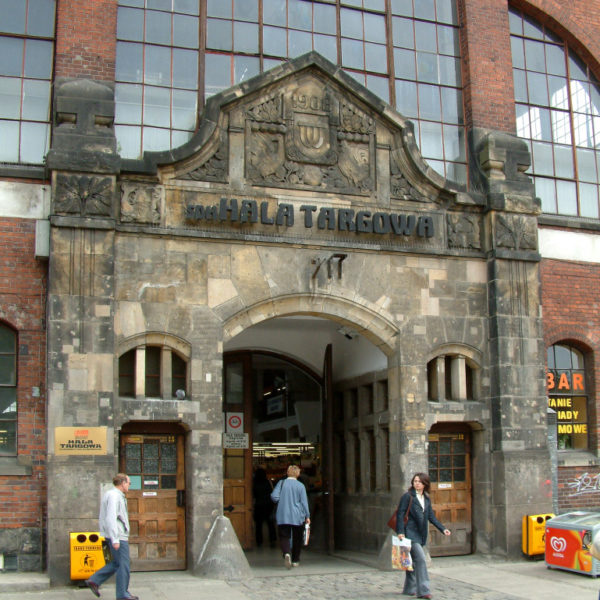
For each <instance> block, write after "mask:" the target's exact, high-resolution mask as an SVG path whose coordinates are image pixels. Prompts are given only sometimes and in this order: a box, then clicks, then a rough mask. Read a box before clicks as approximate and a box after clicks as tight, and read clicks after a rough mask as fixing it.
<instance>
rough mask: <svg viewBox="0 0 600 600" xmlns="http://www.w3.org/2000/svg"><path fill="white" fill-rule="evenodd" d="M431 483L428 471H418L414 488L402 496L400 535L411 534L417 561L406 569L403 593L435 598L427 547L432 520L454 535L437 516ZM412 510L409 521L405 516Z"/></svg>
mask: <svg viewBox="0 0 600 600" xmlns="http://www.w3.org/2000/svg"><path fill="white" fill-rule="evenodd" d="M430 486H431V482H430V481H429V476H428V475H427V474H426V473H415V475H413V478H412V481H411V482H410V488H408V491H407V492H406V493H405V494H404V495H403V496H402V498H400V503H399V504H398V512H397V514H396V534H397V535H398V537H399V538H400V539H401V540H402V539H404V538H405V537H407V538H408V539H409V540H410V541H411V549H410V555H411V557H412V561H413V569H414V570H413V571H406V579H405V581H404V589H403V590H402V593H403V594H406V595H407V596H415V595H416V596H418V597H419V598H432V597H433V596H432V595H431V590H430V588H429V574H428V573H427V564H426V562H425V552H424V550H423V546H425V544H426V543H427V532H428V530H429V523H433V525H435V526H436V527H437V528H438V529H439V530H440V531H441V532H442V533H443V534H444V535H450V530H449V529H447V528H446V527H444V526H443V525H442V524H441V523H440V522H439V521H438V520H437V519H436V517H435V514H434V513H433V508H432V507H431V499H430V498H429V488H430ZM407 511H408V521H407V523H406V525H405V524H404V517H405V515H406V513H407Z"/></svg>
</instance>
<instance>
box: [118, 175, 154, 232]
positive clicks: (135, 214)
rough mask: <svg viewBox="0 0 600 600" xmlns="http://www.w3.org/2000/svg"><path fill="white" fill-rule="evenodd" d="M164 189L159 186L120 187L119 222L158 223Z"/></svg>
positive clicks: (124, 185) (126, 185)
mask: <svg viewBox="0 0 600 600" xmlns="http://www.w3.org/2000/svg"><path fill="white" fill-rule="evenodd" d="M163 198H164V188H163V187H161V186H139V185H130V184H123V185H122V186H121V222H122V223H147V224H150V225H158V224H159V223H160V214H161V207H162V204H163Z"/></svg>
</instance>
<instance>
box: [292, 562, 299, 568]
mask: <svg viewBox="0 0 600 600" xmlns="http://www.w3.org/2000/svg"><path fill="white" fill-rule="evenodd" d="M299 566H300V563H292V567H299Z"/></svg>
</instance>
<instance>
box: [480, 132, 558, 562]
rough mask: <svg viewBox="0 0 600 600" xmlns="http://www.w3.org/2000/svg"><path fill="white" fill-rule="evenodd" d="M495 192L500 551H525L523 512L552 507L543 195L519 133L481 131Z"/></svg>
mask: <svg viewBox="0 0 600 600" xmlns="http://www.w3.org/2000/svg"><path fill="white" fill-rule="evenodd" d="M474 137H476V138H478V139H476V141H475V143H474V145H473V146H474V148H475V155H476V158H477V159H478V166H479V168H480V171H479V174H480V175H481V176H482V177H481V180H480V181H481V182H482V187H483V191H484V192H485V193H486V194H487V211H486V217H485V226H484V227H485V236H484V239H485V250H486V252H487V257H488V308H489V337H490V381H491V394H490V403H491V415H492V430H491V440H490V450H491V486H492V507H491V512H490V515H491V520H492V521H493V522H492V523H491V531H492V532H493V534H492V548H491V550H492V551H496V552H501V553H505V554H510V555H515V556H517V555H520V552H521V519H522V516H523V515H525V514H537V513H540V512H544V511H548V510H550V509H551V500H550V498H549V497H548V493H549V492H550V490H549V489H548V487H549V486H545V485H544V482H545V481H546V480H547V477H548V473H549V472H550V469H551V465H550V457H549V453H548V445H547V424H546V398H545V392H544V373H543V369H542V368H541V367H540V365H543V364H544V360H543V351H544V346H543V339H542V327H541V311H540V294H539V274H538V264H539V254H538V252H537V215H538V214H539V201H538V200H537V199H536V198H535V195H534V188H533V184H532V182H531V180H530V179H529V178H528V177H527V176H526V175H525V174H524V172H525V170H526V169H527V168H528V166H529V164H530V161H529V155H528V151H527V147H526V145H525V144H524V142H522V141H520V140H519V139H518V138H516V137H513V136H510V135H507V134H504V133H500V132H482V131H479V132H475V136H474Z"/></svg>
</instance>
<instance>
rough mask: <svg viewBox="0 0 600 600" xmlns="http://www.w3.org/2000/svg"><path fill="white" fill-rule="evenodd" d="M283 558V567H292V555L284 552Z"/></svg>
mask: <svg viewBox="0 0 600 600" xmlns="http://www.w3.org/2000/svg"><path fill="white" fill-rule="evenodd" d="M283 560H284V562H285V568H286V569H291V568H292V557H291V556H290V555H289V554H286V555H285V556H284V557H283Z"/></svg>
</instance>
